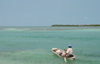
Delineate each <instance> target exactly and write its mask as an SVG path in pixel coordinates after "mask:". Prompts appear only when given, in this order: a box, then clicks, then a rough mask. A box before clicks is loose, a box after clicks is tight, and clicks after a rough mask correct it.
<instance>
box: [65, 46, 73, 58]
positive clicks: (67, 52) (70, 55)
mask: <svg viewBox="0 0 100 64" xmlns="http://www.w3.org/2000/svg"><path fill="white" fill-rule="evenodd" d="M63 50H64V51H66V53H65V55H64V57H67V58H69V57H73V55H72V52H73V50H72V45H68V49H67V50H66V49H63Z"/></svg>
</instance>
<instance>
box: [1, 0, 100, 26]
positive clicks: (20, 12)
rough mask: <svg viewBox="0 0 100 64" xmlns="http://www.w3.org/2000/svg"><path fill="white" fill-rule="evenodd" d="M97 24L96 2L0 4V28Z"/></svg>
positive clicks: (15, 0)
mask: <svg viewBox="0 0 100 64" xmlns="http://www.w3.org/2000/svg"><path fill="white" fill-rule="evenodd" d="M54 24H60V25H61V24H62V25H68V24H69V25H72V24H73V25H79V24H100V0H0V26H51V25H54Z"/></svg>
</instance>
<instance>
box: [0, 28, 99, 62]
mask: <svg viewBox="0 0 100 64" xmlns="http://www.w3.org/2000/svg"><path fill="white" fill-rule="evenodd" d="M69 44H71V45H72V46H73V54H74V55H75V56H76V60H75V61H73V60H67V63H65V62H64V60H63V59H62V58H59V57H57V56H56V55H54V54H53V53H52V51H51V49H52V48H53V47H56V48H60V49H67V47H68V45H69ZM99 49H100V27H0V64H100V50H99Z"/></svg>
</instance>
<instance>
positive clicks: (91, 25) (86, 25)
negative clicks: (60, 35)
mask: <svg viewBox="0 0 100 64" xmlns="http://www.w3.org/2000/svg"><path fill="white" fill-rule="evenodd" d="M51 26H52V27H67V26H70V27H71V26H72V27H80V26H100V24H90V25H58V24H56V25H51Z"/></svg>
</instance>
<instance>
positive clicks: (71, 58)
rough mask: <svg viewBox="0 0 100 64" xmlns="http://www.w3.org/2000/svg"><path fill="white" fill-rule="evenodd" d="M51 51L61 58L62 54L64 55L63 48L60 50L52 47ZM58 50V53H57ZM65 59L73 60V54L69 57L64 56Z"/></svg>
mask: <svg viewBox="0 0 100 64" xmlns="http://www.w3.org/2000/svg"><path fill="white" fill-rule="evenodd" d="M52 52H53V53H54V54H55V55H57V56H59V57H61V58H65V57H64V55H65V51H64V50H61V49H59V48H52ZM59 52H60V53H59ZM66 59H68V60H75V55H71V56H70V57H66Z"/></svg>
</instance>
